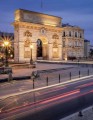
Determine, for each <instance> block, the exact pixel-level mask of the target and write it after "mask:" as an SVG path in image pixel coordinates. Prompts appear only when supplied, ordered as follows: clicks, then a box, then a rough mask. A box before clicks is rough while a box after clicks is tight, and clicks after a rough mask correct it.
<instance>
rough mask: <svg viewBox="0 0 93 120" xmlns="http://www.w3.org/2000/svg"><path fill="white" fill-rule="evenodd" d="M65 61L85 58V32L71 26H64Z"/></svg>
mask: <svg viewBox="0 0 93 120" xmlns="http://www.w3.org/2000/svg"><path fill="white" fill-rule="evenodd" d="M62 41H63V51H62V52H63V59H65V60H67V59H71V58H80V57H83V56H84V30H83V29H81V28H80V27H77V26H72V25H69V24H63V25H62Z"/></svg>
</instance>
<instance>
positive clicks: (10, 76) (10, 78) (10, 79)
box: [8, 72, 13, 82]
mask: <svg viewBox="0 0 93 120" xmlns="http://www.w3.org/2000/svg"><path fill="white" fill-rule="evenodd" d="M12 79H13V78H12V73H11V72H9V74H8V82H10V81H12Z"/></svg>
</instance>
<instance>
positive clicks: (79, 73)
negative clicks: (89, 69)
mask: <svg viewBox="0 0 93 120" xmlns="http://www.w3.org/2000/svg"><path fill="white" fill-rule="evenodd" d="M79 78H80V70H79Z"/></svg>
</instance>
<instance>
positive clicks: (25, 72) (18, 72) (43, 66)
mask: <svg viewBox="0 0 93 120" xmlns="http://www.w3.org/2000/svg"><path fill="white" fill-rule="evenodd" d="M72 66H73V65H61V64H47V63H37V65H36V68H20V69H15V68H13V74H12V76H13V77H23V76H31V73H32V71H36V70H47V69H57V68H69V67H72ZM6 78H8V74H0V80H2V79H6Z"/></svg>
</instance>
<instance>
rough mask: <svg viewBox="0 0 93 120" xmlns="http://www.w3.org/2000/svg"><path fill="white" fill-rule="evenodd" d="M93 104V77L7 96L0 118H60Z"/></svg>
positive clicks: (37, 119)
mask: <svg viewBox="0 0 93 120" xmlns="http://www.w3.org/2000/svg"><path fill="white" fill-rule="evenodd" d="M1 103H2V104H1ZM7 103H8V104H7ZM92 104H93V78H90V79H86V80H84V81H77V82H74V83H70V84H66V85H60V86H56V87H52V88H46V89H44V90H40V91H36V92H33V93H28V94H24V95H21V96H15V97H12V98H11V99H9V98H8V99H6V100H5V101H3V102H0V107H1V108H3V109H2V111H1V113H0V120H2V119H4V120H59V119H60V118H63V117H65V116H67V115H69V114H72V113H74V112H77V111H79V110H81V109H84V108H86V107H88V106H90V105H92Z"/></svg>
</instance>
